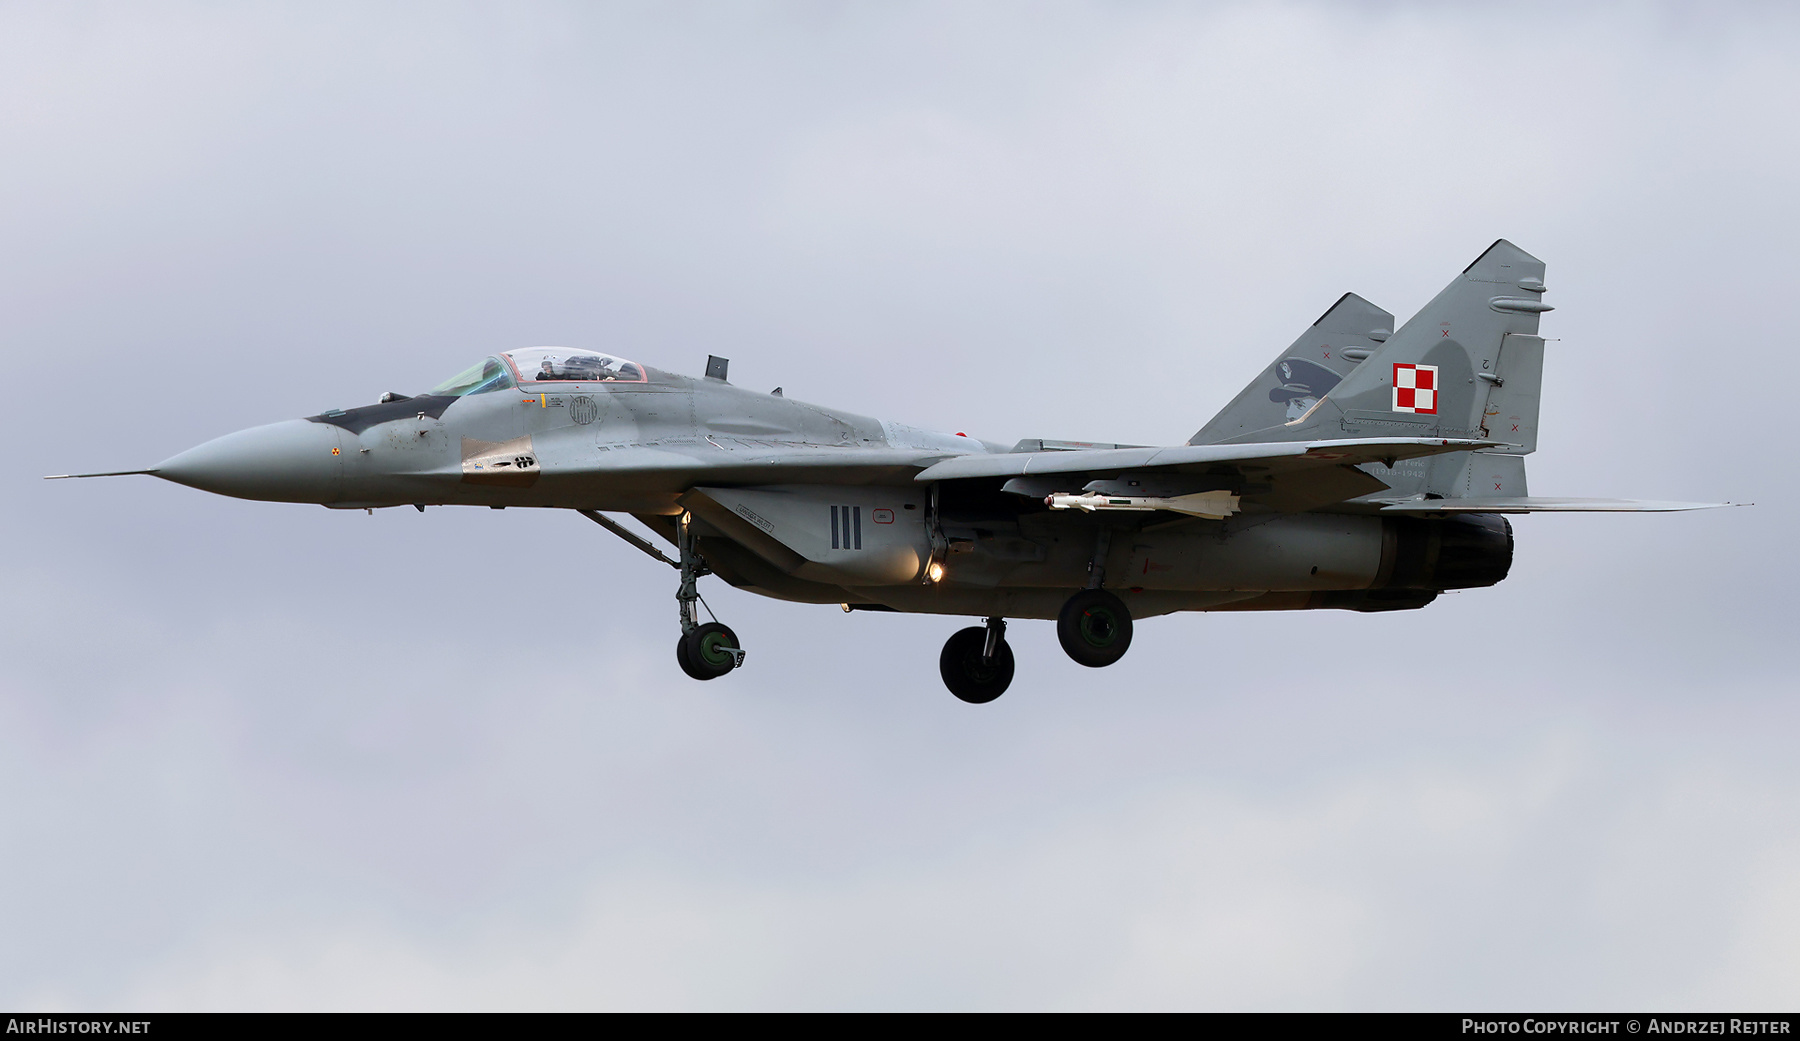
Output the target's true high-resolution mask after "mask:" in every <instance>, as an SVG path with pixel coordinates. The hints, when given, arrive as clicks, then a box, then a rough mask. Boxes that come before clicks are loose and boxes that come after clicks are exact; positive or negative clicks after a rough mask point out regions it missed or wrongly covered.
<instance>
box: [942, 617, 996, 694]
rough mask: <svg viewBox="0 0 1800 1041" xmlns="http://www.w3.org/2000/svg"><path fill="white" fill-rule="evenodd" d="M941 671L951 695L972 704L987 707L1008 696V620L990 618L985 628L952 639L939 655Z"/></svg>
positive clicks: (960, 633) (956, 635) (963, 631)
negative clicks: (1001, 697) (1003, 695)
mask: <svg viewBox="0 0 1800 1041" xmlns="http://www.w3.org/2000/svg"><path fill="white" fill-rule="evenodd" d="M938 672H939V673H940V674H941V675H942V676H943V677H944V686H946V687H949V688H950V693H952V694H954V695H956V696H957V697H959V698H961V699H962V700H964V701H966V702H968V703H969V704H971V705H985V704H987V703H988V702H990V701H992V700H994V699H995V698H997V697H999V696H1000V695H1002V694H1004V693H1006V688H1007V687H1008V686H1010V685H1011V684H1012V679H1013V652H1012V648H1011V647H1009V646H1007V644H1006V621H1005V620H1004V619H1001V618H989V619H988V620H987V626H986V628H983V627H981V626H978V625H977V626H970V627H969V628H967V629H963V630H961V631H959V632H958V633H956V634H955V635H954V636H952V637H950V639H949V640H947V641H945V643H944V651H943V653H942V654H940V655H938Z"/></svg>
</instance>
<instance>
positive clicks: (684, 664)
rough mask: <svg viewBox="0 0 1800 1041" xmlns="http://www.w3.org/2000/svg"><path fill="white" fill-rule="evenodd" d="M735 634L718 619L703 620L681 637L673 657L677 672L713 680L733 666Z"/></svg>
mask: <svg viewBox="0 0 1800 1041" xmlns="http://www.w3.org/2000/svg"><path fill="white" fill-rule="evenodd" d="M737 648H738V642H737V633H734V632H732V631H731V629H730V628H729V627H727V626H724V625H721V624H720V623H718V622H707V623H706V624H704V625H702V626H699V627H698V628H696V629H695V630H694V631H693V632H691V633H687V634H685V635H683V636H682V637H681V641H680V642H679V643H677V644H676V645H675V660H676V661H677V662H679V663H680V664H681V671H682V672H685V673H687V674H688V675H689V676H692V677H694V678H695V679H697V680H716V679H718V678H719V677H720V676H723V675H725V674H726V673H728V672H730V671H731V670H732V669H735V668H737V656H736V655H734V654H732V653H731V651H733V650H736V649H737Z"/></svg>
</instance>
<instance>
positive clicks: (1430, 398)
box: [1394, 362, 1437, 416]
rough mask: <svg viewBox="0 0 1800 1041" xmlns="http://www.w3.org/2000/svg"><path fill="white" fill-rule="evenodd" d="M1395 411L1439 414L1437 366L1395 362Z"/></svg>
mask: <svg viewBox="0 0 1800 1041" xmlns="http://www.w3.org/2000/svg"><path fill="white" fill-rule="evenodd" d="M1394 411H1395V412H1429V413H1431V414H1432V415H1434V416H1435V415H1437V366H1436V365H1403V364H1401V363H1399V362H1395V363H1394Z"/></svg>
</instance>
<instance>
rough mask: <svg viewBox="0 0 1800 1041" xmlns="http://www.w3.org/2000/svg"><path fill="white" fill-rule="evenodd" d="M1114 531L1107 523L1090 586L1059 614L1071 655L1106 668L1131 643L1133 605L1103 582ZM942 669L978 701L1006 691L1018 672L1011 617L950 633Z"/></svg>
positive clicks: (1061, 637) (954, 688) (948, 682)
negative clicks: (1009, 635) (1008, 634)
mask: <svg viewBox="0 0 1800 1041" xmlns="http://www.w3.org/2000/svg"><path fill="white" fill-rule="evenodd" d="M1111 542H1112V533H1111V532H1110V531H1108V530H1106V529H1101V531H1100V535H1099V538H1098V540H1097V541H1096V542H1095V545H1094V559H1093V562H1092V563H1091V564H1089V565H1088V587H1087V588H1086V589H1083V590H1082V591H1081V592H1079V593H1076V594H1075V595H1074V596H1071V597H1070V598H1069V599H1068V601H1067V602H1065V603H1064V604H1063V606H1062V610H1061V611H1060V612H1058V613H1057V616H1056V639H1057V641H1058V642H1060V643H1061V644H1062V648H1063V650H1064V651H1066V652H1067V653H1068V655H1069V657H1071V658H1073V659H1075V661H1076V662H1077V663H1078V664H1081V665H1086V666H1087V667H1088V668H1090V669H1098V668H1104V667H1105V666H1108V665H1111V664H1112V663H1114V662H1116V661H1118V660H1119V659H1120V658H1123V657H1125V652H1126V651H1128V650H1130V649H1131V609H1130V608H1128V607H1126V606H1125V601H1123V600H1120V599H1119V598H1118V597H1117V596H1115V595H1113V594H1112V593H1109V592H1107V591H1106V590H1105V589H1102V588H1100V584H1101V583H1102V582H1104V581H1105V580H1106V551H1107V549H1108V547H1109V546H1110V544H1111ZM938 672H939V673H941V674H942V675H943V677H944V686H946V687H949V688H950V693H952V694H954V695H956V696H957V697H959V698H961V699H962V700H964V701H967V702H969V703H970V704H974V705H982V704H986V703H987V702H990V701H992V700H994V699H995V698H997V697H999V696H1000V695H1002V694H1004V693H1006V688H1007V687H1008V686H1009V685H1010V684H1011V683H1012V678H1013V653H1012V648H1011V647H1008V646H1007V645H1006V622H1005V621H1003V620H1002V619H999V618H989V619H988V620H987V627H986V628H981V627H972V628H968V629H964V630H962V631H961V632H958V633H956V634H955V635H954V636H952V637H950V639H949V640H948V641H946V642H945V644H944V652H943V653H942V654H940V655H938Z"/></svg>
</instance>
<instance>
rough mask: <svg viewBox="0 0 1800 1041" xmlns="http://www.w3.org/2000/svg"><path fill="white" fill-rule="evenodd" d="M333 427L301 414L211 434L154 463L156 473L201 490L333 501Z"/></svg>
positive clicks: (336, 469) (337, 470)
mask: <svg viewBox="0 0 1800 1041" xmlns="http://www.w3.org/2000/svg"><path fill="white" fill-rule="evenodd" d="M338 434H339V431H338V428H337V427H334V426H328V425H326V424H324V423H311V422H308V421H307V420H304V419H290V420H288V421H287V422H285V423H271V424H269V425H268V426H266V427H251V428H250V429H249V430H240V431H238V432H237V433H235V434H226V435H225V436H224V437H220V438H214V439H213V440H211V441H208V442H207V443H205V444H203V445H200V446H199V447H197V448H190V449H188V450H187V451H185V452H183V453H181V454H180V455H178V456H176V457H174V458H173V459H169V460H166V461H164V462H162V463H158V464H157V466H156V470H155V473H156V476H158V477H161V478H163V479H164V480H168V481H174V482H175V483H176V484H185V485H187V486H188V487H190V488H199V489H200V490H201V491H207V492H217V493H218V494H220V495H232V496H236V497H237V498H240V499H264V500H267V501H271V502H317V503H327V502H334V501H336V499H337V496H338V486H339V484H340V483H341V482H342V480H343V456H342V455H341V454H340V453H341V452H342V451H343V448H342V445H341V444H340V443H339V440H338Z"/></svg>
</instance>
